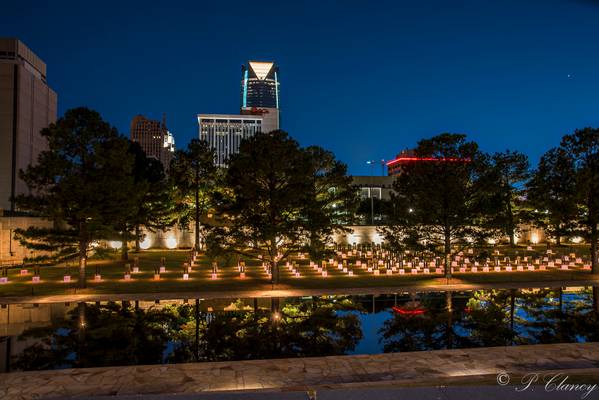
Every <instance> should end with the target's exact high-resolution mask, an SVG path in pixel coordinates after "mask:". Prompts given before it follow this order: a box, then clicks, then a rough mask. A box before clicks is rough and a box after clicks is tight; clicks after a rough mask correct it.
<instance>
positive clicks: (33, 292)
mask: <svg viewBox="0 0 599 400" xmlns="http://www.w3.org/2000/svg"><path fill="white" fill-rule="evenodd" d="M544 248H545V247H544V246H542V249H544ZM560 249H561V250H563V251H564V254H568V253H569V252H570V250H569V248H567V247H566V248H560ZM524 250H525V248H523V250H518V252H519V254H521V255H526V254H524V253H526V252H525V251H524ZM535 250H536V249H535ZM512 251H513V250H512ZM521 251H522V253H520V252H521ZM538 251H539V252H541V249H539V250H538ZM576 252H577V253H578V254H581V253H583V251H582V249H577V251H576ZM529 253H530V252H529ZM503 254H507V253H506V252H502V255H503ZM188 255H189V252H188V251H184V250H148V251H144V252H141V253H139V254H133V253H132V254H131V258H132V257H135V256H138V257H139V266H140V272H139V273H137V274H132V275H131V280H130V281H125V280H124V279H123V275H124V271H125V268H124V266H123V263H122V262H121V261H120V260H119V259H118V254H116V253H115V255H114V258H112V259H107V260H90V261H89V263H88V268H87V278H88V284H87V286H88V287H87V289H78V288H77V286H78V284H77V281H76V280H77V277H78V269H77V267H76V266H75V265H73V266H71V267H70V268H69V273H70V275H71V279H72V280H73V282H70V283H64V282H63V275H64V273H65V266H64V265H60V266H51V267H42V268H40V276H41V282H39V283H32V272H33V271H32V270H29V274H28V275H24V276H21V275H19V272H20V271H19V269H18V268H17V269H11V270H10V271H9V275H8V279H9V282H8V283H5V284H0V297H2V296H43V295H60V294H65V295H66V294H94V293H98V294H101V293H104V294H110V293H157V292H165V293H167V292H172V293H177V292H200V293H201V292H221V291H246V290H268V289H271V288H272V286H271V284H270V280H269V279H268V276H267V275H266V273H265V272H264V271H263V269H262V268H261V267H260V265H259V263H257V262H255V261H249V262H248V263H247V267H246V278H245V279H241V278H240V277H239V272H238V271H237V268H236V267H235V266H228V267H226V266H225V267H223V266H221V267H220V269H219V273H218V278H217V279H216V280H212V279H210V273H211V267H210V266H209V265H208V260H207V259H205V258H203V257H201V258H200V260H199V263H197V264H196V265H195V266H194V267H193V268H192V272H191V273H190V275H189V280H188V281H184V280H183V279H182V274H183V270H182V264H183V262H184V261H185V260H186V259H187V257H188ZM161 257H165V258H166V267H167V272H166V273H163V274H161V276H160V280H159V281H155V280H154V279H153V277H154V269H155V268H156V267H157V266H159V265H160V259H161ZM307 262H308V261H307V260H303V262H302V264H301V266H300V268H299V269H300V273H301V276H300V277H295V276H293V274H292V273H291V272H290V271H288V270H287V268H285V267H284V266H282V267H281V269H280V271H281V274H280V283H279V284H278V285H277V289H322V288H371V287H393V286H414V287H425V286H435V285H441V284H446V283H447V281H446V279H445V278H443V277H441V276H439V275H423V274H418V275H411V274H406V275H399V274H397V273H395V274H393V275H391V276H388V275H380V276H374V275H373V274H372V273H369V272H367V271H366V270H365V269H357V268H354V270H353V271H354V274H355V275H354V276H348V275H347V274H345V273H343V272H342V271H340V270H338V269H336V268H331V267H329V268H328V273H329V276H328V277H326V278H324V277H322V276H320V274H318V272H317V271H315V270H313V269H312V268H310V267H309V265H307ZM96 268H97V269H98V271H99V273H100V274H101V275H102V281H101V282H94V280H93V278H94V274H95V271H96ZM453 276H454V278H453V279H452V280H451V283H453V284H458V283H466V284H479V283H514V282H531V283H532V282H545V281H555V282H558V281H564V280H584V279H591V278H592V275H591V274H590V272H589V271H581V270H568V271H561V270H549V271H535V272H529V271H525V272H523V271H519V272H509V273H508V272H497V273H495V272H488V273H477V274H472V273H465V274H459V273H456V274H454V275H453Z"/></svg>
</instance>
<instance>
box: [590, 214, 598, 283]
mask: <svg viewBox="0 0 599 400" xmlns="http://www.w3.org/2000/svg"><path fill="white" fill-rule="evenodd" d="M591 266H592V267H591V270H592V272H593V274H599V265H597V224H593V225H592V226H591Z"/></svg>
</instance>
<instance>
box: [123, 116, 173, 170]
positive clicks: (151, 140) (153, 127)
mask: <svg viewBox="0 0 599 400" xmlns="http://www.w3.org/2000/svg"><path fill="white" fill-rule="evenodd" d="M130 135H131V140H132V141H134V142H137V143H139V144H140V146H141V148H142V149H143V151H144V152H145V153H146V155H147V156H148V157H154V158H155V159H157V160H158V161H160V162H161V163H162V165H163V166H164V169H165V170H167V169H168V167H169V165H170V163H171V159H172V158H173V154H174V152H175V138H174V137H173V135H172V134H171V132H169V130H168V129H167V128H166V118H165V117H163V118H162V122H160V121H156V120H153V119H149V118H146V117H144V116H143V115H136V116H135V117H133V119H132V120H131V132H130Z"/></svg>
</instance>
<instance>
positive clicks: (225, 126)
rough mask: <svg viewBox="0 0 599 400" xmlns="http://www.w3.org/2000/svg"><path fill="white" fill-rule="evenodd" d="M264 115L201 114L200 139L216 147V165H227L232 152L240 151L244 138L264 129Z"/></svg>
mask: <svg viewBox="0 0 599 400" xmlns="http://www.w3.org/2000/svg"><path fill="white" fill-rule="evenodd" d="M262 123H263V122H262V117H261V116H253V115H227V114H200V115H198V125H199V127H200V139H201V140H205V141H206V142H208V145H209V146H210V147H211V148H212V149H214V165H216V166H218V167H224V166H226V162H227V159H228V158H229V157H230V156H231V154H235V153H237V152H239V144H240V143H241V141H242V140H243V139H247V138H249V137H251V136H254V135H255V134H256V133H257V132H260V131H261V130H262Z"/></svg>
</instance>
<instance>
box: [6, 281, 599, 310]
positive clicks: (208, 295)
mask: <svg viewBox="0 0 599 400" xmlns="http://www.w3.org/2000/svg"><path fill="white" fill-rule="evenodd" d="M582 286H599V277H597V278H588V279H573V280H559V281H558V280H555V281H531V282H492V283H456V284H434V285H426V286H424V285H423V286H418V285H405V286H401V285H398V286H381V287H376V286H374V287H372V286H371V287H363V288H360V287H358V288H356V287H354V288H330V289H329V288H315V289H275V290H272V289H266V290H265V289H260V290H229V291H206V292H157V293H122V294H118V293H102V294H100V293H90V294H65V295H45V296H6V297H2V296H0V304H23V303H63V302H70V303H75V302H94V301H135V300H148V301H153V300H173V299H197V298H200V299H205V300H209V299H238V298H261V297H268V298H270V297H301V296H331V295H340V296H343V295H379V294H392V293H401V292H410V293H420V292H444V291H462V290H480V289H528V288H557V287H582Z"/></svg>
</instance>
